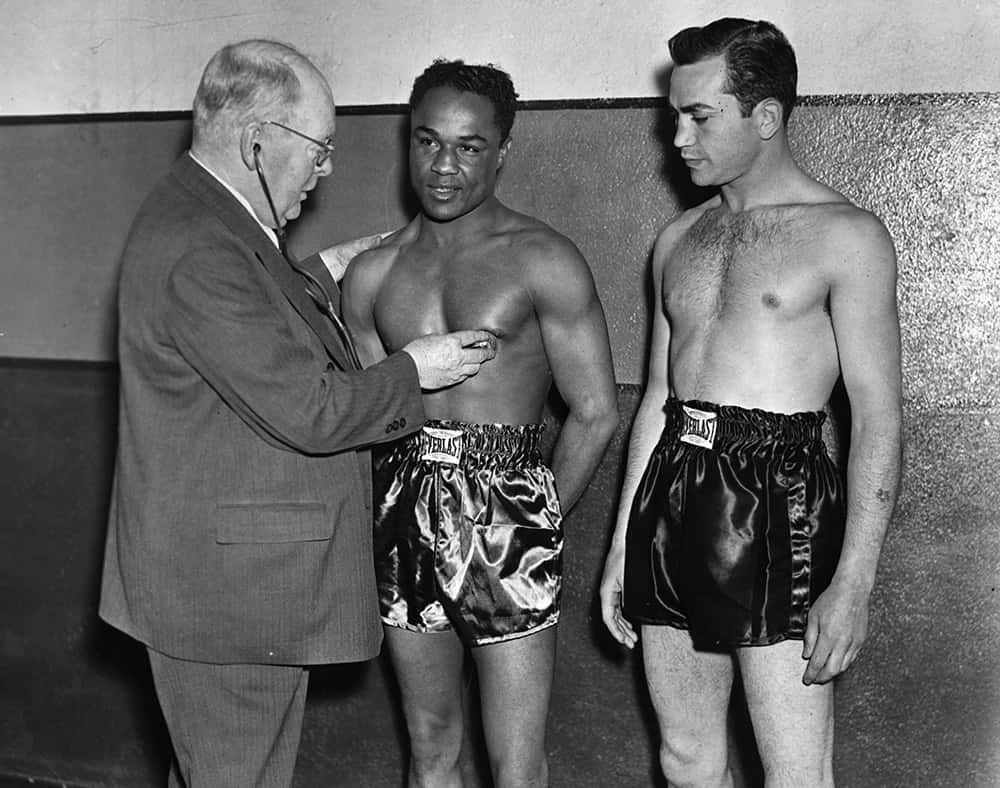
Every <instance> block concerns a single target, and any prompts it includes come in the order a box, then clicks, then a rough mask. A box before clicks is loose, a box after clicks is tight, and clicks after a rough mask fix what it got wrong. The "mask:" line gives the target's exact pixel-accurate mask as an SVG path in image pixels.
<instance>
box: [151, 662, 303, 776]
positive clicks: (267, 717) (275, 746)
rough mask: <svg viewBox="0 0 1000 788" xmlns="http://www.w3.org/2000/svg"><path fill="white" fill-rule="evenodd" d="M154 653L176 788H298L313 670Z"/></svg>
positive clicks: (154, 663)
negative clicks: (294, 778) (294, 786)
mask: <svg viewBox="0 0 1000 788" xmlns="http://www.w3.org/2000/svg"><path fill="white" fill-rule="evenodd" d="M147 651H148V653H149V664H150V667H151V668H152V672H153V684H154V686H155V687H156V694H157V697H158V699H159V701H160V708H161V709H162V711H163V716H164V718H165V720H166V723H167V729H168V730H169V732H170V741H171V743H172V744H173V747H174V761H173V764H172V766H171V769H170V780H169V786H170V788H250V787H251V786H253V788H288V787H289V786H290V785H291V784H292V774H293V772H294V771H295V758H296V755H297V754H298V749H299V739H300V737H301V733H302V716H303V712H304V711H305V702H306V690H307V687H308V683H309V672H308V670H306V669H305V668H303V667H301V666H298V665H241V664H215V663H210V662H192V661H190V660H185V659H177V658H175V657H170V656H167V655H166V654H162V653H160V652H158V651H155V650H153V649H151V648H148V649H147Z"/></svg>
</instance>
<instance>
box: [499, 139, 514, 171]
mask: <svg viewBox="0 0 1000 788" xmlns="http://www.w3.org/2000/svg"><path fill="white" fill-rule="evenodd" d="M512 141H513V138H512V137H511V136H510V135H509V134H508V135H507V139H505V140H504V141H503V142H502V143H501V144H500V153H499V155H498V156H497V169H498V170H499V169H500V168H501V167H503V160H504V159H505V158H507V151H509V150H510V143H511V142H512Z"/></svg>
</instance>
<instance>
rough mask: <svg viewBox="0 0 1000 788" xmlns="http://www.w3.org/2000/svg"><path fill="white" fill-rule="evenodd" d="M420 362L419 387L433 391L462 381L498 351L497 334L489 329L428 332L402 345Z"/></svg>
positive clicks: (418, 370)
mask: <svg viewBox="0 0 1000 788" xmlns="http://www.w3.org/2000/svg"><path fill="white" fill-rule="evenodd" d="M403 352H404V353H408V354H409V355H410V357H411V358H412V359H413V363H414V364H416V366H417V376H418V377H419V379H420V388H422V389H425V390H428V391H432V390H434V389H441V388H445V387H447V386H453V385H455V384H456V383H461V382H462V381H463V380H465V379H466V378H469V377H472V376H473V375H475V374H476V373H477V372H479V368H480V367H481V366H482V365H483V364H484V363H485V362H487V361H489V360H490V359H492V358H493V357H494V356H495V355H496V354H497V342H496V337H495V336H494V335H493V334H491V333H490V332H489V331H481V330H467V331H454V332H452V333H450V334H428V335H427V336H422V337H419V338H417V339H414V340H413V341H412V342H410V343H409V344H408V345H406V347H404V348H403Z"/></svg>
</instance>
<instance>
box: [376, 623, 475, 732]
mask: <svg viewBox="0 0 1000 788" xmlns="http://www.w3.org/2000/svg"><path fill="white" fill-rule="evenodd" d="M384 629H385V642H386V645H387V646H388V651H389V659H390V661H391V662H392V667H393V670H394V671H395V673H396V681H397V682H398V683H399V692H400V695H401V698H402V702H403V714H404V716H405V717H406V725H407V728H408V729H409V731H410V737H411V739H419V738H421V737H422V736H427V735H431V734H430V733H429V730H430V731H437V732H441V733H442V735H444V732H445V731H447V730H449V729H454V731H460V730H461V726H462V722H463V721H462V713H463V712H462V698H463V683H464V678H463V669H462V666H463V662H464V659H465V649H464V647H463V646H462V643H461V641H460V640H459V639H458V636H457V635H456V634H455V633H454V632H435V633H425V632H411V631H409V630H407V629H402V628H400V627H388V626H387V627H385V628H384ZM459 740H460V739H455V742H454V743H455V745H456V746H458V743H459ZM456 752H457V750H456Z"/></svg>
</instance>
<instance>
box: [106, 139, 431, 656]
mask: <svg viewBox="0 0 1000 788" xmlns="http://www.w3.org/2000/svg"><path fill="white" fill-rule="evenodd" d="M312 270H313V273H314V274H316V275H317V276H321V277H323V278H324V284H326V286H327V287H328V288H329V289H331V293H332V295H333V297H334V302H335V303H336V300H337V293H336V285H335V284H334V282H333V280H332V279H331V278H330V277H329V275H328V274H327V273H326V271H325V269H324V268H323V266H322V264H321V263H320V264H318V265H313V266H312ZM118 301H119V304H118V305H119V339H118V352H119V364H120V369H121V383H120V398H119V399H120V413H119V434H118V455H117V462H116V469H115V481H114V490H113V493H112V501H111V509H110V516H109V524H108V537H107V547H106V553H105V564H104V577H103V587H102V594H101V605H100V614H101V616H102V617H103V618H104V619H105V620H106V621H108V622H109V623H110V624H112V625H113V626H115V627H117V628H119V629H121V630H123V631H124V632H127V633H128V634H130V635H132V636H133V637H135V638H137V639H138V640H140V641H142V642H143V643H145V644H147V645H149V646H151V647H152V648H154V649H156V650H158V651H162V652H164V653H166V654H169V655H171V656H175V657H180V658H184V659H191V660H199V661H206V662H248V663H261V662H263V663H280V664H313V663H322V662H340V661H353V660H361V659H367V658H370V657H372V656H374V655H375V654H377V653H378V648H379V644H380V642H381V626H380V625H379V619H378V606H377V600H376V592H375V580H374V572H373V566H372V554H371V511H370V509H371V476H370V468H369V458H368V453H367V452H366V451H364V450H363V447H364V446H367V445H370V444H372V443H377V442H380V441H386V440H392V439H395V438H398V437H401V436H402V435H405V434H407V433H409V432H412V431H413V430H415V429H417V428H419V427H420V425H421V424H422V423H423V421H424V413H423V408H422V406H421V403H420V388H419V384H418V381H417V374H416V368H415V366H414V364H413V361H412V359H411V358H410V357H409V356H408V355H406V354H405V353H397V354H394V355H392V356H390V357H389V358H388V359H386V360H385V361H384V362H382V363H380V364H377V365H375V366H373V367H370V368H369V369H366V370H363V371H356V370H352V369H351V368H350V366H349V364H348V362H347V359H346V354H345V350H344V348H343V346H342V344H341V342H340V340H339V339H338V337H337V335H336V332H335V331H334V329H333V327H332V324H331V323H330V322H329V319H328V318H326V317H324V316H323V315H322V314H321V313H320V312H319V311H318V309H317V308H316V306H315V304H314V302H313V301H312V300H311V299H310V297H309V296H308V295H307V293H306V290H305V280H304V278H303V277H301V276H300V275H299V274H297V273H295V272H294V271H293V270H292V269H291V268H290V267H289V266H288V264H287V262H286V261H285V260H284V259H283V258H282V257H281V255H280V254H279V253H278V251H277V250H276V249H275V247H274V245H273V244H272V243H271V241H270V239H269V238H268V237H267V235H266V234H265V233H264V232H263V231H262V230H261V228H260V226H259V225H257V223H256V222H255V221H254V220H253V218H252V217H251V216H250V215H249V214H248V213H247V211H246V210H245V209H244V208H243V207H242V206H241V205H240V204H239V202H237V201H236V200H235V199H234V198H233V196H232V195H231V194H230V193H229V192H228V191H226V189H225V188H224V187H223V186H222V185H221V184H220V183H219V182H218V181H217V180H215V178H213V177H212V176H211V175H209V174H208V173H207V172H206V171H205V170H204V169H203V168H202V167H201V166H199V165H198V164H197V163H196V162H194V161H193V160H192V159H191V158H190V157H189V156H187V155H185V156H183V157H182V158H181V159H180V160H179V161H178V162H177V163H176V164H175V166H174V168H173V170H172V171H171V173H170V174H169V175H168V176H166V177H165V178H164V179H163V181H161V182H160V183H159V185H157V187H156V188H155V189H154V191H153V192H152V193H151V194H150V196H149V197H148V198H147V199H146V201H145V203H144V204H143V206H142V208H141V209H140V211H139V214H138V216H137V217H136V219H135V222H134V223H133V226H132V229H131V232H130V235H129V238H128V241H127V244H126V248H125V252H124V256H123V259H122V267H121V278H120V283H119V294H118Z"/></svg>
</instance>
